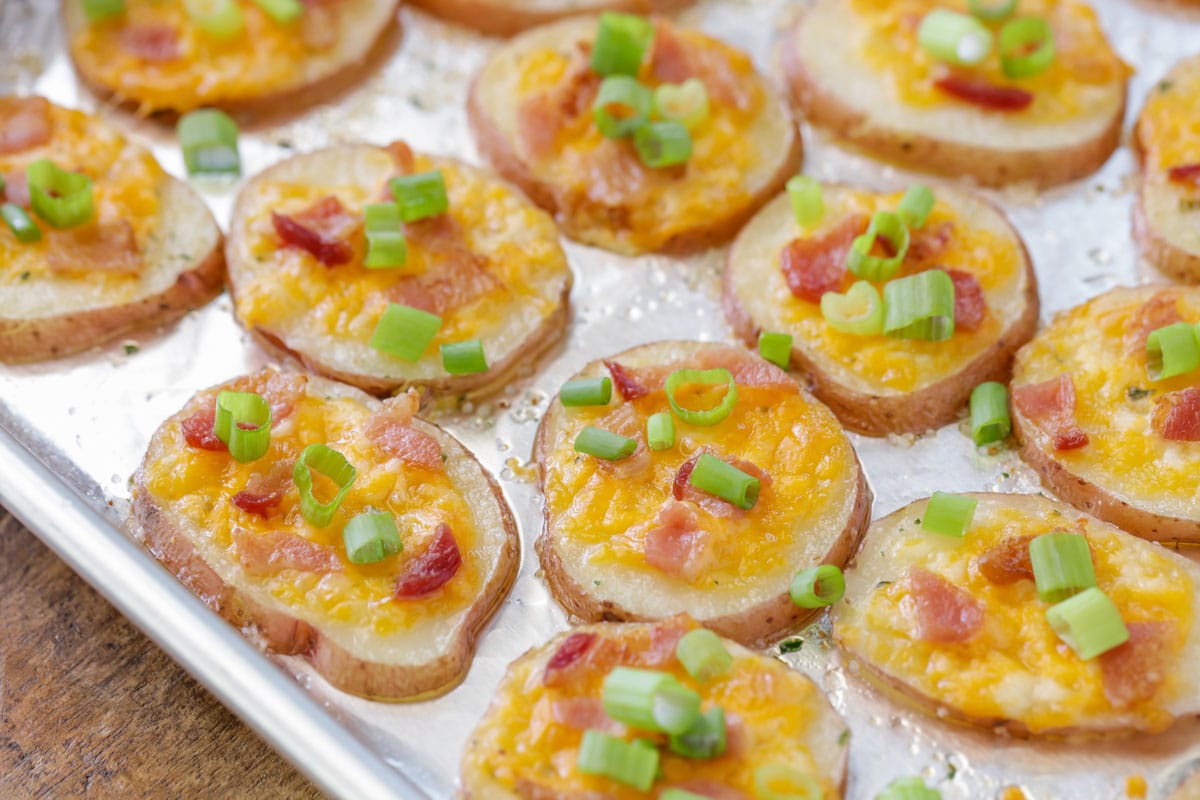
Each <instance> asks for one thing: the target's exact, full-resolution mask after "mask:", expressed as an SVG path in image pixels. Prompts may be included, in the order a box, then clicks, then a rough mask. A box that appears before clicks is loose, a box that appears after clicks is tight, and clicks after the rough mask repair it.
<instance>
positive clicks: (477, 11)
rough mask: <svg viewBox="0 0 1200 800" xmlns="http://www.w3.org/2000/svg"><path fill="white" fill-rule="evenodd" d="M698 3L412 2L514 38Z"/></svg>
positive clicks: (677, 0) (640, 0)
mask: <svg viewBox="0 0 1200 800" xmlns="http://www.w3.org/2000/svg"><path fill="white" fill-rule="evenodd" d="M694 2H695V0H412V4H413V5H414V6H420V7H421V8H426V9H428V10H429V11H431V12H433V13H434V14H437V15H438V16H441V17H445V18H446V19H449V20H451V21H453V22H457V23H458V24H459V25H466V26H468V27H471V28H475V29H476V30H480V31H483V32H484V33H487V34H491V35H492V36H511V35H512V34H514V33H519V32H521V31H523V30H525V29H527V28H532V27H534V26H536V25H545V24H547V23H550V22H554V21H556V20H559V19H562V18H563V17H571V16H576V15H579V14H595V13H597V12H599V11H626V12H631V13H634V14H651V13H659V14H663V13H666V12H668V11H678V10H679V9H682V8H686V7H688V6H690V5H692V4H693V3H694Z"/></svg>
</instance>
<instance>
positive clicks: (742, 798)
mask: <svg viewBox="0 0 1200 800" xmlns="http://www.w3.org/2000/svg"><path fill="white" fill-rule="evenodd" d="M726 727H728V721H727V722H726ZM726 752H728V750H726ZM668 788H675V789H683V790H684V791H685V792H691V793H692V794H698V795H700V796H701V797H707V798H708V800H750V798H749V797H748V796H747V795H746V793H745V792H743V791H742V790H741V789H734V788H733V787H732V786H727V785H725V784H723V783H717V782H716V781H710V780H708V779H707V778H689V779H687V780H686V781H684V782H682V783H673V784H671V787H668Z"/></svg>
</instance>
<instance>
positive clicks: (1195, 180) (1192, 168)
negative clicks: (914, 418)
mask: <svg viewBox="0 0 1200 800" xmlns="http://www.w3.org/2000/svg"><path fill="white" fill-rule="evenodd" d="M0 152H3V151H2V150H0ZM1167 179H1168V180H1170V181H1171V182H1173V183H1190V184H1192V185H1193V186H1200V164H1182V165H1180V166H1178V167H1171V168H1170V169H1169V170H1167Z"/></svg>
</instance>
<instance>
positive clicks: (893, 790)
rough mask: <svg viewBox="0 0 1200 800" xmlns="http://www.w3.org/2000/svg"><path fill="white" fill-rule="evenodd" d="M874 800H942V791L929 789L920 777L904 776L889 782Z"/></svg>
mask: <svg viewBox="0 0 1200 800" xmlns="http://www.w3.org/2000/svg"><path fill="white" fill-rule="evenodd" d="M875 800H942V793H941V792H939V791H938V790H937V789H930V788H929V787H928V786H926V785H925V781H924V780H923V779H922V778H914V777H905V778H896V780H894V781H892V782H891V783H889V784H888V785H887V788H885V789H884V790H883V791H882V792H880V793H879V794H877V795H875Z"/></svg>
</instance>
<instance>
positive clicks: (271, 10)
mask: <svg viewBox="0 0 1200 800" xmlns="http://www.w3.org/2000/svg"><path fill="white" fill-rule="evenodd" d="M254 4H255V5H256V6H258V7H259V8H261V9H262V10H263V11H264V12H266V14H267V16H268V17H270V18H271V19H273V20H275V21H276V22H278V23H279V24H280V25H287V24H288V23H289V22H293V21H294V20H296V19H297V18H299V16H300V15H301V14H303V13H304V6H303V5H302V4H301V3H300V0H254Z"/></svg>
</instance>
